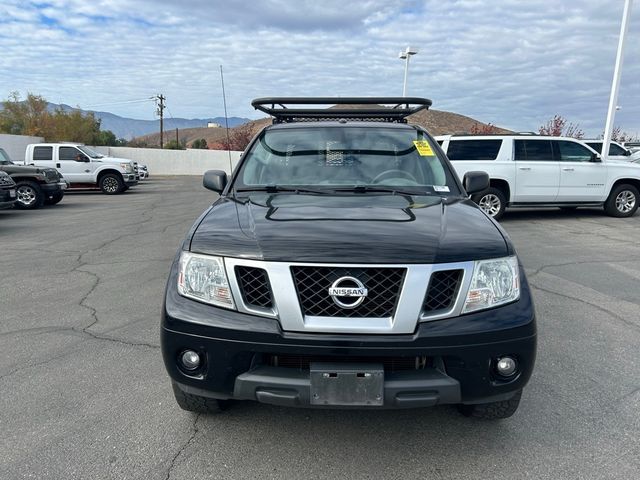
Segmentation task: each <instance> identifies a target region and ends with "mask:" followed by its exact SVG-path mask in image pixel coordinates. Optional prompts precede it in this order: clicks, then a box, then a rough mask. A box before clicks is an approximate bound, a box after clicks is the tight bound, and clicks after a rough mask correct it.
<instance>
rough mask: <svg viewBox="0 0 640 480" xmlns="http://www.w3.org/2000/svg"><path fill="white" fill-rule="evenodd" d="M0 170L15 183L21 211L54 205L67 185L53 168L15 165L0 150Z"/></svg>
mask: <svg viewBox="0 0 640 480" xmlns="http://www.w3.org/2000/svg"><path fill="white" fill-rule="evenodd" d="M0 170H1V171H4V172H6V173H8V174H9V175H10V176H11V178H13V180H14V181H15V182H16V189H17V202H16V204H15V206H16V207H17V208H22V209H26V210H29V209H34V208H40V207H41V206H42V205H45V204H46V205H54V204H56V203H58V202H60V201H61V200H62V198H63V197H64V191H65V190H66V189H67V187H68V184H67V182H66V181H65V180H64V178H63V177H62V175H60V173H58V171H57V170H56V169H55V168H40V167H30V166H26V165H16V164H15V163H13V161H12V160H11V159H10V158H9V155H8V154H7V152H6V151H5V150H4V149H2V148H0Z"/></svg>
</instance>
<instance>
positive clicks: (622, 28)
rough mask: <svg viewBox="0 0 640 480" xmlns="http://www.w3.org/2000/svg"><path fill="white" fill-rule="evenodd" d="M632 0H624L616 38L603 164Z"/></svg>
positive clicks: (616, 94) (608, 143) (616, 101)
mask: <svg viewBox="0 0 640 480" xmlns="http://www.w3.org/2000/svg"><path fill="white" fill-rule="evenodd" d="M632 4H633V0H625V2H624V10H623V11H622V23H621V24H620V37H619V38H618V53H617V55H616V65H615V67H614V69H613V82H612V84H611V95H610V97H609V110H608V112H607V123H606V124H605V127H604V138H603V139H602V152H601V153H600V157H602V160H604V161H605V162H606V161H607V159H608V157H609V145H610V144H611V134H612V133H613V122H614V118H615V115H616V105H617V104H618V88H619V87H620V75H621V74H622V59H623V57H624V40H625V37H626V36H627V27H628V26H629V17H630V16H631V5H632Z"/></svg>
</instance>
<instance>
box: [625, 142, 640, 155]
mask: <svg viewBox="0 0 640 480" xmlns="http://www.w3.org/2000/svg"><path fill="white" fill-rule="evenodd" d="M622 146H623V147H624V148H626V149H627V150H629V151H630V152H631V153H636V152H640V142H636V141H630V142H624V143H623V144H622Z"/></svg>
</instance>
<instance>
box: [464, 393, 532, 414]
mask: <svg viewBox="0 0 640 480" xmlns="http://www.w3.org/2000/svg"><path fill="white" fill-rule="evenodd" d="M520 397H522V390H518V391H517V392H516V394H515V395H514V396H513V397H511V398H510V399H509V400H503V401H501V402H490V403H479V404H476V405H458V410H460V413H462V414H463V415H464V416H465V417H474V418H481V419H484V420H500V419H502V418H509V417H510V416H511V415H513V414H514V413H516V410H517V409H518V406H519V405H520Z"/></svg>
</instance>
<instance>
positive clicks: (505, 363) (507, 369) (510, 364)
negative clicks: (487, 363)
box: [496, 357, 518, 377]
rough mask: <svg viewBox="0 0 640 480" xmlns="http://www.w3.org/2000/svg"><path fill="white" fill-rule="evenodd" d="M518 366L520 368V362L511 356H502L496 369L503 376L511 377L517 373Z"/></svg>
mask: <svg viewBox="0 0 640 480" xmlns="http://www.w3.org/2000/svg"><path fill="white" fill-rule="evenodd" d="M516 368H518V363H517V362H516V361H515V359H513V358H511V357H502V358H501V359H499V360H498V363H496V370H497V371H498V373H499V374H500V375H502V376H503V377H510V376H511V375H513V374H514V373H516Z"/></svg>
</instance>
